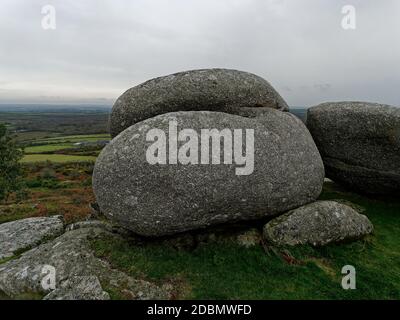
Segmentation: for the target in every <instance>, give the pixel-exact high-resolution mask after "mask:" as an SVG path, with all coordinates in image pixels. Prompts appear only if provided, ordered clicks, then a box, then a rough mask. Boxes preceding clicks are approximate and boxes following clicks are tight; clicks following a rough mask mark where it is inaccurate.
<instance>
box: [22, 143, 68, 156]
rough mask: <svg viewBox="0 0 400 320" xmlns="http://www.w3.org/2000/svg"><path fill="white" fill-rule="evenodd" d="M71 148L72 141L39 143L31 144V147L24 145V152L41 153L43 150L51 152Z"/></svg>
mask: <svg viewBox="0 0 400 320" xmlns="http://www.w3.org/2000/svg"><path fill="white" fill-rule="evenodd" d="M68 148H73V144H72V143H68V144H48V145H41V146H33V147H26V148H25V149H24V152H25V153H27V154H32V153H43V152H53V151H58V150H63V149H68Z"/></svg>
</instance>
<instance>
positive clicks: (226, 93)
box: [110, 69, 289, 137]
mask: <svg viewBox="0 0 400 320" xmlns="http://www.w3.org/2000/svg"><path fill="white" fill-rule="evenodd" d="M263 108H274V109H279V110H283V111H287V110H288V109H289V107H288V105H287V104H286V102H285V101H284V100H283V99H282V97H281V96H280V95H279V94H278V92H276V91H275V89H274V88H273V87H272V86H271V85H270V84H269V83H268V81H266V80H264V79H263V78H261V77H259V76H256V75H254V74H251V73H248V72H243V71H237V70H227V69H204V70H193V71H186V72H180V73H175V74H171V75H168V76H164V77H160V78H155V79H152V80H149V81H147V82H145V83H143V84H141V85H138V86H136V87H133V88H131V89H129V90H128V91H126V92H125V93H124V94H123V95H121V96H120V97H119V98H118V100H117V101H116V102H115V104H114V107H113V109H112V114H111V117H110V132H111V135H112V136H113V137H115V136H116V135H118V134H119V133H120V132H121V131H123V130H125V129H126V128H128V127H130V126H131V125H133V124H135V123H137V122H140V121H142V120H145V119H148V118H152V117H154V116H156V115H159V114H163V113H168V112H175V111H202V110H205V111H219V112H227V113H232V114H239V115H242V113H251V114H253V115H256V114H257V112H258V111H259V110H260V109H263Z"/></svg>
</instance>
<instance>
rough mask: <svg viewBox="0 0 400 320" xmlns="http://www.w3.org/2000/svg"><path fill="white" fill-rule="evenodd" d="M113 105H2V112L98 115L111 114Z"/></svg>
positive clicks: (0, 109)
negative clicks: (88, 113) (101, 113)
mask: <svg viewBox="0 0 400 320" xmlns="http://www.w3.org/2000/svg"><path fill="white" fill-rule="evenodd" d="M111 108H112V106H111V105H89V104H76V105H75V104H74V105H67V104H65V105H59V104H57V105H56V104H0V112H24V113H26V112H35V113H39V112H46V113H49V112H51V113H69V112H73V113H77V112H79V113H84V112H90V113H93V112H95V113H98V112H107V113H108V112H110V110H111Z"/></svg>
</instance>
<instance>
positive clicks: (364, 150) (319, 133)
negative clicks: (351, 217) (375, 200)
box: [307, 102, 400, 195]
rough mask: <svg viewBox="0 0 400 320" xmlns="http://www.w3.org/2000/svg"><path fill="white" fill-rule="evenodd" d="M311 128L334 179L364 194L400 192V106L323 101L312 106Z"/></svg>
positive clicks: (309, 117)
mask: <svg viewBox="0 0 400 320" xmlns="http://www.w3.org/2000/svg"><path fill="white" fill-rule="evenodd" d="M307 126H308V128H309V130H310V132H311V134H312V136H313V138H314V140H315V143H316V144H317V147H318V149H319V151H320V152H321V156H322V158H323V161H324V164H325V169H326V175H327V176H328V177H329V178H331V179H332V180H334V181H336V182H339V183H342V184H344V185H347V186H349V187H351V188H353V189H355V190H356V191H360V192H365V193H370V194H392V195H400V108H396V107H391V106H387V105H381V104H375V103H366V102H337V103H323V104H320V105H318V106H316V107H312V108H310V109H309V110H308V115H307Z"/></svg>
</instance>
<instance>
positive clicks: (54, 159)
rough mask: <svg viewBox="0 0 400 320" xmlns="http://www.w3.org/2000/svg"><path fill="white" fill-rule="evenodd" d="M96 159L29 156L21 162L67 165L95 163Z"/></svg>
mask: <svg viewBox="0 0 400 320" xmlns="http://www.w3.org/2000/svg"><path fill="white" fill-rule="evenodd" d="M95 160H96V157H92V156H72V155H64V154H27V155H25V156H24V157H23V158H22V160H21V162H22V163H32V162H46V161H50V162H56V163H67V162H85V161H86V162H94V161H95Z"/></svg>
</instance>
